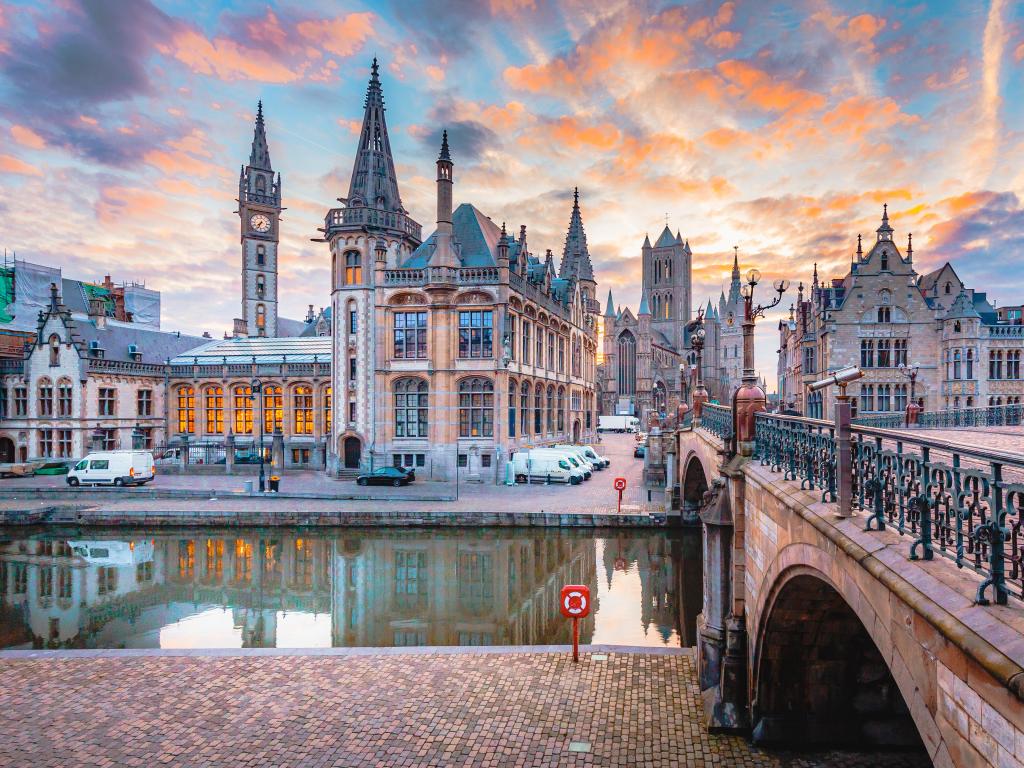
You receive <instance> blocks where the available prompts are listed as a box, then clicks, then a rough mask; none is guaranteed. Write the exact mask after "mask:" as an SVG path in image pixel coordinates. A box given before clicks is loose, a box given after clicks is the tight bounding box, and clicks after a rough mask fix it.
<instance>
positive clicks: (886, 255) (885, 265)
mask: <svg viewBox="0 0 1024 768" xmlns="http://www.w3.org/2000/svg"><path fill="white" fill-rule="evenodd" d="M881 268H882V269H883V270H886V269H888V268H889V252H888V251H882V265H881Z"/></svg>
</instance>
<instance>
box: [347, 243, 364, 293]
mask: <svg viewBox="0 0 1024 768" xmlns="http://www.w3.org/2000/svg"><path fill="white" fill-rule="evenodd" d="M362 282H363V257H362V256H361V255H360V253H359V251H345V285H359V284H360V283H362Z"/></svg>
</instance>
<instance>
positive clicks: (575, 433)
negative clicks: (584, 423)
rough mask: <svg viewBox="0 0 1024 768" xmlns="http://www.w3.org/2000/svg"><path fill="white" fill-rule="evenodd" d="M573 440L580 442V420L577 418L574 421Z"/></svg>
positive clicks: (576, 442)
mask: <svg viewBox="0 0 1024 768" xmlns="http://www.w3.org/2000/svg"><path fill="white" fill-rule="evenodd" d="M572 441H573V443H575V444H579V442H580V420H579V419H576V420H575V421H573V423H572Z"/></svg>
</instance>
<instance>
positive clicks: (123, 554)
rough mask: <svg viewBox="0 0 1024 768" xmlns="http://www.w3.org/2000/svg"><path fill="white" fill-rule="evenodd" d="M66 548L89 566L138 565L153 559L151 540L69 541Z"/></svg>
mask: <svg viewBox="0 0 1024 768" xmlns="http://www.w3.org/2000/svg"><path fill="white" fill-rule="evenodd" d="M68 546H69V547H71V551H72V552H74V553H75V554H76V555H77V556H78V557H80V558H82V559H83V560H85V562H87V563H88V564H89V565H114V566H118V565H139V563H148V562H149V561H150V560H152V559H153V542H152V540H150V541H146V540H139V541H69V542H68Z"/></svg>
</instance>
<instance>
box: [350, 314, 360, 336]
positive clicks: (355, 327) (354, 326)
mask: <svg viewBox="0 0 1024 768" xmlns="http://www.w3.org/2000/svg"><path fill="white" fill-rule="evenodd" d="M348 332H349V333H351V334H355V333H358V332H359V313H358V312H357V311H356V310H354V309H350V310H349V311H348Z"/></svg>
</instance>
